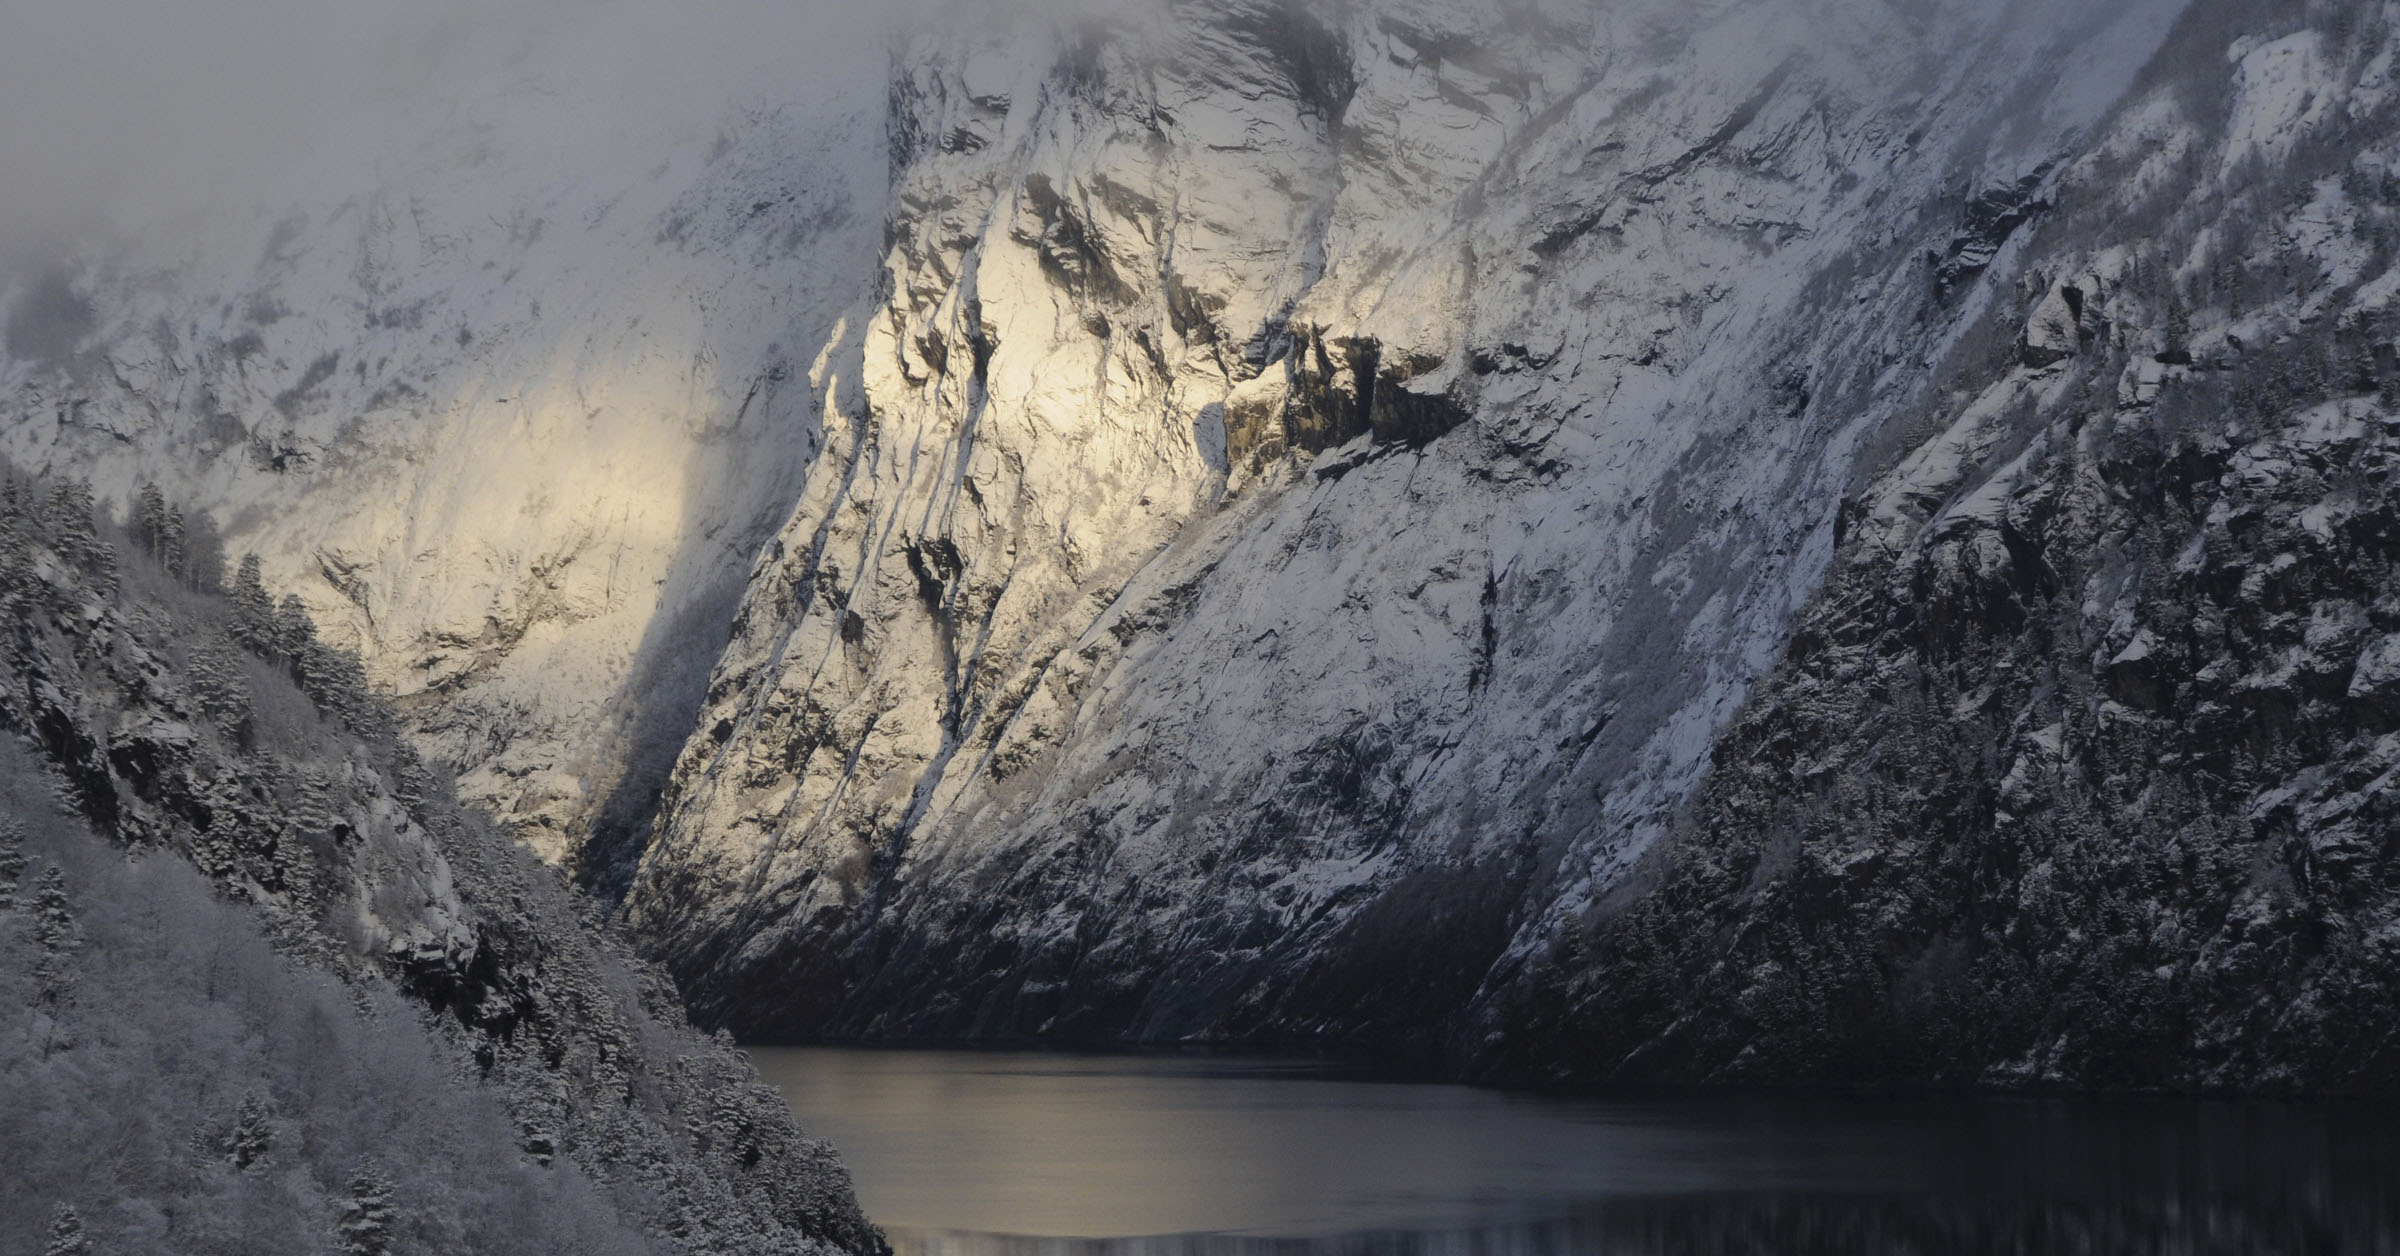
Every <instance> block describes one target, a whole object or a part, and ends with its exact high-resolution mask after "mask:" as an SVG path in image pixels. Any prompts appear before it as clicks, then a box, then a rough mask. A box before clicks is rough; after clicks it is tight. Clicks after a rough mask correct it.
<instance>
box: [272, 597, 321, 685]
mask: <svg viewBox="0 0 2400 1256" xmlns="http://www.w3.org/2000/svg"><path fill="white" fill-rule="evenodd" d="M316 643H317V621H316V620H314V619H311V618H309V614H308V605H307V603H305V602H302V601H301V600H300V595H299V594H297V593H286V594H284V595H283V600H282V601H281V602H278V603H276V604H275V652H276V653H278V654H280V655H282V656H283V657H285V658H287V659H290V660H292V662H293V664H294V670H295V671H297V670H298V669H299V664H300V661H301V660H302V659H304V658H306V657H307V655H308V651H309V648H310V647H311V646H314V645H315V644H316Z"/></svg>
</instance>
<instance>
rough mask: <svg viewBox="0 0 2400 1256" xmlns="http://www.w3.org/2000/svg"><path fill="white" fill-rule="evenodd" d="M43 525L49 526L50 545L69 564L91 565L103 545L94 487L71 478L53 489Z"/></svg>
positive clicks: (59, 482) (63, 480)
mask: <svg viewBox="0 0 2400 1256" xmlns="http://www.w3.org/2000/svg"><path fill="white" fill-rule="evenodd" d="M42 522H43V523H44V524H46V525H47V526H48V530H49V533H50V543H51V544H52V545H53V546H54V547H55V548H57V550H58V552H59V553H60V554H61V555H63V556H64V557H66V558H67V560H68V561H70V562H73V563H77V564H79V565H80V564H87V563H89V562H90V561H91V555H92V551H93V549H94V548H95V547H97V546H98V545H99V544H100V532H99V529H98V528H97V527H95V526H94V525H93V522H92V486H91V485H90V484H87V483H85V482H84V481H82V480H78V479H74V478H72V477H69V478H64V479H61V480H59V481H58V482H57V483H55V484H53V485H51V487H50V502H49V505H48V508H47V509H45V510H44V511H43V519H42Z"/></svg>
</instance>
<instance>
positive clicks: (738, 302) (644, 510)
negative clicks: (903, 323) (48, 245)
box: [0, 3, 885, 880]
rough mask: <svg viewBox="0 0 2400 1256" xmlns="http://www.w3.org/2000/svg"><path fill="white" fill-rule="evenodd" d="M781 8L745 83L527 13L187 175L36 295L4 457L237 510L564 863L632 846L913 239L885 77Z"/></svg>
mask: <svg viewBox="0 0 2400 1256" xmlns="http://www.w3.org/2000/svg"><path fill="white" fill-rule="evenodd" d="M770 8H771V7H770V6H759V7H758V8H757V9H756V10H755V11H751V12H750V13H749V16H750V17H752V18H754V19H756V20H757V23H758V25H759V27H760V29H757V30H751V31H746V32H745V34H746V35H747V36H748V37H749V38H751V39H752V40H753V41H754V46H753V47H752V48H751V55H750V59H747V60H745V59H741V57H740V55H739V54H737V53H729V52H725V51H723V50H721V49H717V48H713V47H712V48H711V49H710V50H709V51H708V52H707V54H706V55H705V56H702V55H701V54H699V53H695V52H693V51H692V50H691V44H692V42H693V39H694V38H695V36H693V35H692V34H691V33H690V31H689V30H687V29H686V28H687V27H694V26H698V27H703V28H707V29H713V28H711V27H708V24H707V21H704V20H703V18H701V17H695V16H690V15H686V16H685V17H682V18H678V17H676V16H674V15H671V14H667V13H665V12H663V11H660V12H658V13H656V14H649V13H645V12H644V11H642V7H641V6H633V5H623V4H608V3H604V4H597V5H585V6H577V7H574V8H573V9H572V10H567V9H563V8H561V7H560V6H544V5H520V6H510V7H507V8H503V9H498V10H495V11H494V15H493V16H491V17H490V18H488V19H485V21H486V23H487V25H485V26H477V27H475V28H473V30H472V32H471V33H472V34H473V35H475V36H476V37H477V39H476V41H474V42H473V43H471V44H469V43H466V42H464V41H462V43H461V46H458V47H446V48H441V49H434V50H429V51H426V50H417V55H422V56H424V57H426V58H429V59H430V62H431V68H430V69H428V70H426V71H425V73H426V75H427V77H426V79H425V81H423V82H420V83H415V84H413V85H406V88H405V90H395V91H394V93H393V94H392V96H391V98H389V99H382V98H378V99H374V100H372V101H369V102H367V103H366V104H364V105H360V106H357V107H356V108H355V109H354V110H347V111H345V112H343V113H342V114H341V115H340V116H341V118H342V119H344V120H345V124H344V125H341V126H337V127H332V128H330V129H331V131H332V133H331V134H328V135H325V136H323V137H321V138H322V151H319V152H316V153H314V154H313V155H311V156H309V157H308V158H307V159H305V160H303V161H300V162H298V163H297V164H296V166H295V167H294V168H292V169H289V170H284V169H281V168H277V170H276V171H275V172H274V173H272V174H271V175H261V176H259V177H258V179H257V186H256V189H255V191H254V192H251V193H249V194H248V195H247V198H246V199H243V200H241V201H238V202H233V203H226V202H227V201H229V200H230V197H231V194H230V193H219V194H217V196H216V198H215V199H211V200H207V201H204V202H202V203H203V204H204V205H205V206H206V207H205V208H193V206H192V204H191V197H194V196H198V195H199V194H198V193H192V194H188V195H186V194H182V193H177V192H173V191H172V190H170V191H169V195H170V197H172V198H174V199H173V200H172V204H173V206H175V207H178V208H177V209H176V210H175V211H174V213H173V216H170V211H169V210H167V209H161V210H159V211H156V212H154V213H153V212H140V211H137V212H133V213H132V214H131V215H130V216H129V218H128V220H127V221H125V222H124V223H122V224H121V226H122V229H123V233H124V234H121V235H118V236H115V237H112V238H107V239H103V240H100V241H98V242H96V243H94V244H93V245H92V246H91V247H90V248H89V249H88V250H87V252H86V253H85V254H84V255H83V257H82V260H81V261H80V262H79V263H78V264H77V265H76V266H74V267H72V268H70V269H68V270H66V271H63V272H59V273H57V274H54V275H51V276H49V277H48V278H46V279H42V280H40V281H39V282H34V283H29V284H27V285H25V286H24V287H25V290H24V291H22V292H20V293H18V294H17V299H16V300H15V301H13V302H11V303H10V306H11V313H10V316H9V322H8V327H9V332H8V343H7V348H8V350H9V352H8V353H7V354H6V355H0V396H5V398H6V400H5V402H4V403H0V405H4V406H5V409H0V452H4V453H5V454H7V455H8V456H9V457H11V458H13V459H15V460H16V461H17V463H18V464H19V465H21V466H27V467H30V468H33V469H36V470H42V469H53V468H55V469H58V470H61V471H64V472H71V473H73V474H77V475H81V476H84V477H86V478H89V479H91V480H92V481H93V482H94V484H95V486H96V488H97V489H98V491H99V493H100V494H101V496H102V497H103V498H104V499H109V500H113V501H115V502H118V503H124V502H127V501H129V500H130V499H131V497H132V495H133V491H134V488H135V486H136V484H137V483H139V482H141V481H143V480H153V481H157V482H159V483H161V484H163V485H165V486H166V487H167V488H168V489H169V491H170V493H171V494H172V495H174V496H175V497H177V498H179V499H180V500H183V501H185V502H186V503H189V504H191V505H193V506H195V507H197V508H200V509H202V510H205V511H207V512H209V513H210V514H212V515H213V516H214V517H215V518H216V520H217V521H218V523H219V524H220V525H221V526H222V528H223V530H224V531H225V533H226V535H227V538H228V541H229V544H230V545H231V546H232V547H233V548H234V549H235V552H237V553H238V552H239V551H240V550H243V549H251V550H256V551H257V552H258V553H259V554H260V555H261V556H262V557H263V558H264V559H265V562H266V575H267V580H268V583H269V584H270V585H272V586H274V587H277V588H279V589H288V590H292V591H295V592H298V593H299V594H300V595H301V596H302V597H303V598H304V599H305V600H306V601H307V602H308V604H309V607H310V609H311V610H312V612H314V614H315V615H316V616H317V618H318V620H319V621H320V622H321V623H323V624H324V625H325V627H326V631H327V632H328V633H329V634H331V635H334V636H336V637H338V638H340V639H342V640H343V641H345V642H347V643H350V644H354V645H356V646H357V647H358V648H359V649H360V651H361V653H362V654H363V655H364V656H365V658H366V660H367V662H368V665H369V667H370V668H371V670H372V671H373V672H374V674H375V675H376V677H377V678H378V679H379V680H380V681H382V682H383V683H385V684H387V685H388V686H390V687H392V688H393V689H394V690H396V691H397V692H398V693H399V694H400V695H401V697H402V700H403V703H404V706H405V707H406V709H407V712H408V714H409V717H410V719H411V722H412V724H413V725H414V727H415V729H416V731H417V733H418V734H419V739H420V744H422V745H423V746H424V747H425V748H426V749H427V751H428V752H429V753H430V754H431V755H433V756H434V757H435V758H436V759H438V760H440V761H442V762H445V763H447V764H449V765H451V766H453V767H455V768H457V769H458V771H459V772H460V775H461V786H462V789H463V790H464V791H465V792H466V794H467V795H468V796H469V797H470V798H471V799H473V800H474V801H476V802H478V803H481V804H483V805H486V806H488V807H489V808H490V809H492V810H493V811H495V812H496V813H498V814H500V815H502V816H504V817H506V818H507V819H508V820H509V821H510V822H511V823H512V825H513V826H514V827H515V828H516V829H517V831H518V832H519V833H520V834H521V835H523V836H524V837H526V838H527V839H528V840H529V841H531V842H532V843H533V844H534V845H535V846H536V847H537V848H538V849H540V850H541V851H543V853H545V854H546V855H547V856H549V857H551V858H553V859H560V858H566V857H569V856H571V855H573V854H575V853H577V848H578V847H579V846H580V845H581V844H582V843H583V841H584V839H585V838H586V836H587V835H588V834H589V833H591V832H592V831H593V830H594V828H595V827H597V828H599V829H600V830H602V831H603V832H604V833H614V834H625V833H632V834H635V835H636V839H635V840H638V832H639V830H640V829H641V828H642V827H643V826H645V825H646V824H647V820H648V816H649V814H650V811H651V809H652V803H653V800H654V796H655V792H656V790H657V788H658V786H659V784H660V782H661V779H662V778H663V774H664V772H665V769H666V768H667V766H668V765H669V763H671V761H672V759H673V756H674V753H675V751H676V749H677V748H678V747H679V746H680V745H681V744H682V741H683V739H684V737H685V735H686V734H687V733H688V732H689V731H690V721H691V718H692V708H693V706H694V705H695V704H696V703H697V701H698V698H699V693H700V690H701V687H702V685H703V683H704V680H705V677H706V674H707V670H708V668H709V666H710V664H711V663H712V662H713V660H714V658H715V655H716V653H717V651H718V650H719V649H720V648H721V647H722V646H723V644H724V640H725V636H724V634H725V624H726V622H727V620H728V619H729V618H730V615H731V612H732V607H733V605H734V601H735V599H736V597H737V596H738V594H739V592H740V589H741V585H742V580H743V577H744V575H745V573H746V571H747V569H748V566H749V564H750V562H751V560H752V558H753V557H754V556H755V554H756V552H757V550H758V547H759V545H760V544H762V543H763V542H764V541H765V539H766V538H767V537H769V536H771V535H772V533H773V530H774V529H775V528H776V527H777V526H779V525H780V524H781V522H782V521H783V519H784V517H785V516H786V515H787V514H788V512H789V511H790V509H791V505H792V502H793V500H794V498H795V494H796V493H797V487H798V476H799V472H800V470H801V469H802V468H803V467H805V466H806V465H807V464H808V461H809V459H810V457H811V456H812V454H813V453H814V452H815V442H816V440H817V439H818V437H817V432H816V427H817V422H816V416H817V413H818V411H819V408H820V404H821V399H822V398H823V397H824V395H825V392H824V389H823V388H821V387H820V386H819V385H818V383H817V382H816V381H815V379H814V378H812V376H811V373H810V372H811V367H812V364H813V363H814V362H815V361H816V358H817V356H818V354H819V352H820V349H821V348H822V346H823V345H824V344H825V343H827V342H828V341H829V340H831V339H833V337H834V336H835V334H836V328H837V326H838V324H839V322H840V320H841V318H842V315H843V312H844V309H845V308H846V306H847V305H849V304H850V303H853V302H857V301H859V300H861V299H862V298H863V296H864V294H866V293H867V292H868V291H870V290H871V285H872V282H873V275H874V271H873V263H874V257H875V241H876V239H877V234H876V233H877V232H878V231H879V230H880V228H881V223H882V219H883V217H884V209H883V192H884V183H885V179H884V172H885V166H884V161H883V134H882V130H883V128H882V110H881V105H880V102H881V100H882V97H883V89H882V78H883V75H882V65H881V61H880V57H875V58H868V59H865V60H863V61H862V60H861V59H859V58H856V57H847V58H843V57H842V56H841V50H842V49H845V48H847V47H850V46H851V45H853V44H857V43H859V42H860V41H858V40H852V39H845V38H843V37H841V36H840V35H838V34H829V35H828V36H827V37H826V38H825V39H824V40H823V41H822V47H821V48H820V50H819V51H818V52H817V53H815V54H814V55H811V54H810V52H809V45H807V44H805V43H798V44H797V45H795V41H790V40H786V39H784V38H781V36H783V35H787V34H788V33H789V30H788V28H789V26H790V25H791V24H792V23H791V22H790V20H788V19H785V20H770V19H773V18H774V16H775V15H774V14H773V13H772V12H771V11H770ZM739 11H740V10H739V9H738V8H737V9H730V10H726V11H725V12H726V13H733V12H739ZM723 18H724V15H723V14H716V15H712V16H711V18H710V19H708V20H713V21H716V22H718V24H719V25H721V24H722V21H723ZM512 21H514V22H518V23H519V24H522V25H525V26H526V29H516V27H515V26H512V25H510V23H511V22H512ZM484 40H489V41H490V46H488V47H487V46H484V44H483V42H482V41H484ZM392 60H393V61H394V62H398V63H401V64H413V62H411V61H410V60H409V59H408V58H406V57H397V56H395V57H394V58H392ZM693 61H696V62H697V64H686V62H693ZM375 68H376V70H377V71H378V72H379V73H380V72H389V73H394V74H397V73H399V72H400V71H399V70H398V69H395V68H393V67H392V66H390V65H385V64H383V63H378V65H377V66H376V67H375ZM677 74H687V75H690V76H691V78H690V82H689V84H688V87H687V89H686V90H685V91H683V92H680V93H678V92H672V91H669V90H667V89H665V88H662V87H661V86H659V83H660V81H661V79H662V78H666V77H669V76H673V75H677ZM612 78H615V79H620V80H626V81H620V82H612V81H611V79H612ZM619 96H625V97H627V98H628V99H625V100H622V101H620V100H619V99H617V98H618V97H619ZM232 142H238V141H232ZM603 845H604V847H606V848H607V849H606V850H605V851H603V852H602V853H600V854H599V855H598V856H597V859H596V862H598V863H599V864H601V865H606V863H607V862H608V859H609V853H608V852H610V851H613V850H615V849H616V847H615V846H614V845H613V844H611V843H608V842H606V841H605V840H604V843H603ZM595 871H596V872H599V873H600V874H601V876H602V879H606V876H607V871H606V868H605V866H603V867H601V868H598V869H595ZM618 879H619V880H621V879H622V877H621V875H620V876H619V877H618Z"/></svg>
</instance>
